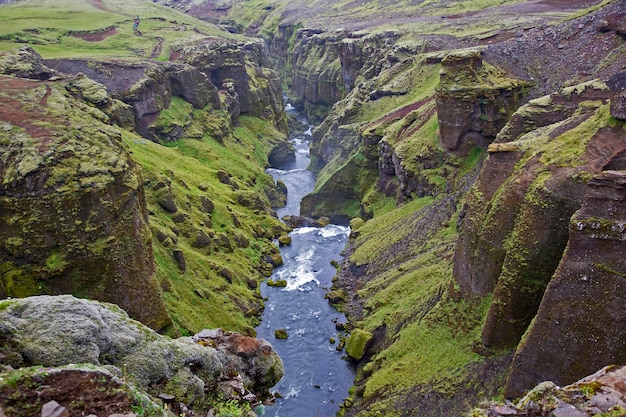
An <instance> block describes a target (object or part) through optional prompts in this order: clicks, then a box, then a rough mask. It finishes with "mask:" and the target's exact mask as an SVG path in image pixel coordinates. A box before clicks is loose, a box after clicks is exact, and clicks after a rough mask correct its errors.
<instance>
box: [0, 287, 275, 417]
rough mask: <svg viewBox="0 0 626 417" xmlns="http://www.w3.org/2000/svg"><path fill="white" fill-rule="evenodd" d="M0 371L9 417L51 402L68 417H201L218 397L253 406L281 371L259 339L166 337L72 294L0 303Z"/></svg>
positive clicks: (215, 334) (216, 334) (214, 334)
mask: <svg viewBox="0 0 626 417" xmlns="http://www.w3.org/2000/svg"><path fill="white" fill-rule="evenodd" d="M0 366H2V367H3V370H2V372H1V373H0V404H2V409H3V410H2V409H0V415H2V411H4V413H5V414H6V415H7V416H12V417H21V416H30V415H34V414H37V415H39V413H40V410H41V408H42V407H43V406H44V404H47V403H48V402H50V401H56V402H57V403H58V405H59V406H60V407H63V408H65V409H66V410H67V411H68V413H69V414H66V415H69V416H83V415H89V414H96V415H103V416H108V415H109V414H110V413H128V412H131V411H137V410H143V411H144V412H145V411H146V410H152V411H151V413H148V414H147V415H170V414H169V413H175V415H177V416H178V415H205V414H206V413H207V411H209V410H210V409H212V408H213V407H214V406H215V404H218V403H219V401H222V402H223V401H232V402H237V403H242V404H246V403H247V404H250V406H255V405H257V404H260V403H261V402H262V401H263V400H267V399H269V398H271V395H270V394H269V389H270V388H271V387H272V386H273V385H274V384H276V382H278V380H279V379H280V378H281V377H282V375H283V365H282V362H281V360H280V358H279V357H278V355H277V354H276V352H274V350H273V348H272V346H271V345H270V344H269V343H267V342H265V341H264V340H260V339H255V338H252V337H247V336H244V335H241V334H238V333H232V332H222V331H221V330H219V329H218V330H210V331H209V330H204V331H202V332H200V333H199V334H198V335H196V336H194V337H181V338H178V339H170V338H168V337H165V336H161V335H159V334H157V333H156V332H154V331H153V330H151V329H149V328H148V327H146V326H144V325H142V324H141V323H139V322H137V321H135V320H132V319H130V318H129V317H128V315H127V314H126V313H125V312H124V311H123V310H121V309H120V308H119V307H117V306H115V305H112V304H108V303H100V302H96V301H90V300H83V299H78V298H75V297H73V296H70V295H63V296H37V297H29V298H23V299H12V300H4V301H1V302H0ZM42 367H43V368H42ZM68 381H71V382H68ZM72 381H73V382H72ZM80 381H82V382H84V384H83V383H79V382H80ZM35 394H36V395H35ZM78 399H80V400H78ZM244 408H246V406H244ZM248 408H251V407H248ZM193 413H196V414H193ZM201 413H204V414H201ZM60 415H61V414H60Z"/></svg>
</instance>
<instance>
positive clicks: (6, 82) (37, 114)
mask: <svg viewBox="0 0 626 417" xmlns="http://www.w3.org/2000/svg"><path fill="white" fill-rule="evenodd" d="M42 85H45V87H46V90H45V92H42V94H41V95H40V96H39V95H38V93H37V92H36V91H35V90H37V89H38V88H40V87H41V86H42ZM0 91H1V93H0V97H1V99H0V120H3V121H5V122H8V123H11V124H12V125H14V126H18V127H20V128H22V129H24V131H25V132H26V134H28V135H29V136H30V137H31V138H32V139H34V140H36V142H38V145H39V151H40V152H45V150H46V149H47V144H48V143H49V142H50V141H51V140H53V135H54V132H53V129H51V124H54V125H56V126H63V125H64V124H66V123H64V122H63V121H61V120H54V118H53V117H51V116H50V115H48V114H47V113H46V112H45V110H44V107H42V106H41V104H45V103H46V101H47V99H48V97H49V96H50V94H51V88H50V86H49V85H48V84H46V83H45V82H41V81H32V80H27V79H24V78H14V77H7V76H0ZM31 95H32V97H33V99H32V100H21V101H18V100H16V99H14V98H13V97H25V96H31ZM41 121H46V123H39V122H41ZM51 122H52V123H51Z"/></svg>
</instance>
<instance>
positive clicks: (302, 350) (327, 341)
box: [257, 106, 354, 417]
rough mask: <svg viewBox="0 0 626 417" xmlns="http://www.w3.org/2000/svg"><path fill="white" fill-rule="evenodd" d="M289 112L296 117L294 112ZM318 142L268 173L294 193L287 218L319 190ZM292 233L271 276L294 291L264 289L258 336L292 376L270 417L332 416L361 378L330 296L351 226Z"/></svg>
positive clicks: (301, 140)
mask: <svg viewBox="0 0 626 417" xmlns="http://www.w3.org/2000/svg"><path fill="white" fill-rule="evenodd" d="M286 110H287V111H289V112H294V110H293V108H292V107H291V106H287V109H286ZM310 138H311V136H310V130H309V131H308V132H306V133H305V134H303V135H298V136H296V137H294V138H292V139H291V140H292V142H293V144H294V146H295V148H296V160H295V162H293V163H291V164H290V165H289V166H285V167H282V169H270V170H269V171H268V172H269V173H270V174H271V175H272V176H273V177H274V178H275V179H281V180H282V181H283V182H284V183H285V185H286V186H287V189H288V200H287V205H286V206H285V207H283V208H281V209H279V210H277V214H278V216H279V217H280V218H282V217H283V216H285V215H287V214H295V215H298V214H299V211H300V201H301V199H302V197H303V196H305V195H306V194H308V193H310V192H311V190H312V189H313V186H314V184H315V175H314V174H313V173H312V172H311V171H308V170H307V169H306V168H307V167H308V165H309V156H308V154H309V141H310ZM290 235H291V237H292V243H291V245H289V246H286V247H283V248H281V255H282V257H283V261H284V264H283V265H282V266H280V267H278V268H276V269H275V270H274V273H273V274H272V276H271V277H270V279H271V280H274V281H276V280H279V279H284V280H286V281H287V286H286V287H284V288H278V287H268V286H267V284H266V283H263V284H262V287H261V292H262V294H263V296H264V297H266V298H267V301H266V303H265V311H264V312H263V316H262V319H261V324H260V325H259V327H257V337H260V338H262V339H266V340H268V341H270V342H271V343H272V345H273V346H274V348H275V349H276V351H277V352H278V354H279V355H280V357H281V358H282V360H283V363H284V366H285V376H284V377H283V379H282V380H281V381H280V382H279V383H278V384H277V385H276V387H274V391H276V392H277V393H278V394H279V395H278V397H279V398H277V400H276V403H275V404H274V405H272V406H267V407H265V413H264V415H265V416H275V417H279V416H280V417H295V416H299V417H320V416H322V417H323V416H328V417H330V416H334V415H335V414H336V412H337V411H338V410H339V405H340V404H341V402H342V400H343V399H344V398H346V397H347V396H348V389H349V387H350V386H351V385H352V383H353V380H354V369H353V368H352V367H351V365H350V364H349V363H348V362H347V361H346V360H344V359H343V353H342V352H339V351H337V349H336V346H337V345H338V343H339V334H338V332H337V330H336V326H335V323H344V322H345V316H344V315H343V314H341V313H339V312H338V311H337V310H335V309H334V308H333V307H331V306H330V305H329V303H328V301H327V300H326V299H325V298H324V294H325V293H326V290H327V289H328V288H329V287H330V286H331V285H332V278H333V276H334V275H335V272H336V271H335V268H334V267H333V266H332V265H331V260H336V261H341V258H342V257H341V251H342V250H343V248H344V246H345V245H346V242H347V239H348V228H346V227H343V226H337V225H332V224H331V225H328V226H326V227H323V228H313V227H301V228H297V229H295V230H294V231H293V232H291V234H290ZM277 329H286V330H287V334H288V338H287V339H282V340H280V339H276V338H275V337H274V332H275V330H277ZM331 339H332V340H331ZM332 341H334V343H331V342H332ZM281 397H282V398H281Z"/></svg>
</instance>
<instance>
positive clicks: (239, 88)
mask: <svg viewBox="0 0 626 417" xmlns="http://www.w3.org/2000/svg"><path fill="white" fill-rule="evenodd" d="M171 56H172V58H173V59H174V60H175V61H179V62H184V63H185V64H188V65H191V66H192V67H194V68H197V69H198V70H199V71H200V72H201V73H203V74H206V76H207V77H208V78H209V79H210V80H211V82H212V83H213V85H215V86H216V87H217V88H218V89H220V93H221V95H222V96H224V95H226V93H227V92H228V90H227V87H228V84H232V88H233V89H234V90H235V92H236V93H237V97H238V106H237V107H238V108H239V111H240V112H241V113H243V114H249V115H252V116H257V117H260V118H262V119H264V120H268V121H272V122H273V124H274V125H275V126H276V127H277V128H278V129H279V130H282V131H285V130H286V129H287V118H286V116H285V112H284V103H283V95H282V88H281V84H280V79H279V77H278V75H277V74H276V73H275V72H274V71H272V70H270V69H269V68H267V67H266V61H267V57H266V52H265V50H264V47H263V43H262V42H261V41H260V40H257V41H248V42H241V43H237V42H232V41H225V40H218V39H206V40H205V42H201V43H195V44H191V45H185V46H181V47H179V48H177V49H174V50H172V52H171ZM224 99H225V97H222V100H224Z"/></svg>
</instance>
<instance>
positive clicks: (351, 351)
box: [346, 329, 373, 361]
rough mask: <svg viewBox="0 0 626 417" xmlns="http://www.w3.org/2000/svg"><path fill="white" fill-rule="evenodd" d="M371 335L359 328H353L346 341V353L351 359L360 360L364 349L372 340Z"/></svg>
mask: <svg viewBox="0 0 626 417" xmlns="http://www.w3.org/2000/svg"><path fill="white" fill-rule="evenodd" d="M372 337H373V335H372V334H371V333H370V332H366V331H365V330H361V329H354V330H352V332H351V333H350V337H349V338H348V341H347V342H346V353H347V354H348V356H350V357H351V358H352V359H355V360H357V361H358V360H360V359H361V358H363V356H364V355H365V349H366V348H367V345H368V344H369V342H370V341H371V340H372Z"/></svg>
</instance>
